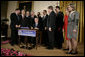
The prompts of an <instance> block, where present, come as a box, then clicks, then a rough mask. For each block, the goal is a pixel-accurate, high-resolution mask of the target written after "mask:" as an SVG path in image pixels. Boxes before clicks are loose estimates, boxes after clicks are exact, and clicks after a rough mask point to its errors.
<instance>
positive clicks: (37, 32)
mask: <svg viewBox="0 0 85 57" xmlns="http://www.w3.org/2000/svg"><path fill="white" fill-rule="evenodd" d="M18 30H29V31H35V32H36V36H35V38H36V46H35V48H36V49H37V47H38V45H41V40H42V32H41V31H39V30H37V29H18ZM18 35H19V34H18ZM39 35H40V42H38V40H39ZM20 36H23V35H19V40H18V42H19V47H20V44H21V41H20ZM28 37H29V36H25V39H24V42H25V44H26V47H28V41H27V40H28ZM30 37H32V36H30Z"/></svg>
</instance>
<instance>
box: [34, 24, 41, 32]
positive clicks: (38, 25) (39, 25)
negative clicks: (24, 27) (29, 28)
mask: <svg viewBox="0 0 85 57" xmlns="http://www.w3.org/2000/svg"><path fill="white" fill-rule="evenodd" d="M35 27H37V28H39V30H42V26H41V24H40V23H38V24H37V26H36V24H35V23H34V24H33V28H35Z"/></svg>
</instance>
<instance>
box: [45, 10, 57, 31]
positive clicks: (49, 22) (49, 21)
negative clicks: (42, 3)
mask: <svg viewBox="0 0 85 57" xmlns="http://www.w3.org/2000/svg"><path fill="white" fill-rule="evenodd" d="M55 20H56V14H55V12H54V11H52V12H51V13H50V14H49V16H48V19H47V27H48V28H49V27H51V28H52V30H54V29H55Z"/></svg>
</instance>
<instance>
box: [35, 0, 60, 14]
mask: <svg viewBox="0 0 85 57" xmlns="http://www.w3.org/2000/svg"><path fill="white" fill-rule="evenodd" d="M57 3H58V4H57ZM57 5H59V1H35V2H34V12H35V14H37V12H41V14H42V12H43V10H47V8H48V6H53V7H54V8H55V6H57Z"/></svg>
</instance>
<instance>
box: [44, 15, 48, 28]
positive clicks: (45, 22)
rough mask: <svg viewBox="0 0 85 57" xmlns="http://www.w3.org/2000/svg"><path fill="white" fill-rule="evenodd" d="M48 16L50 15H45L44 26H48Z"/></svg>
mask: <svg viewBox="0 0 85 57" xmlns="http://www.w3.org/2000/svg"><path fill="white" fill-rule="evenodd" d="M47 18H48V15H46V16H45V17H44V16H43V27H47Z"/></svg>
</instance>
